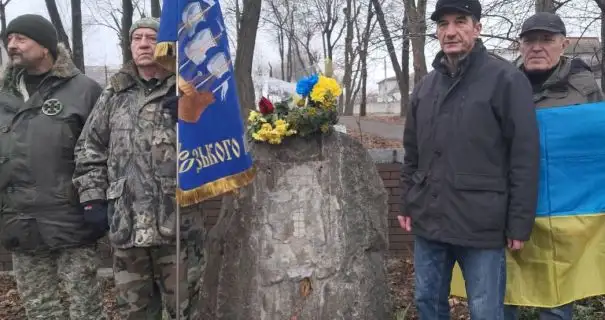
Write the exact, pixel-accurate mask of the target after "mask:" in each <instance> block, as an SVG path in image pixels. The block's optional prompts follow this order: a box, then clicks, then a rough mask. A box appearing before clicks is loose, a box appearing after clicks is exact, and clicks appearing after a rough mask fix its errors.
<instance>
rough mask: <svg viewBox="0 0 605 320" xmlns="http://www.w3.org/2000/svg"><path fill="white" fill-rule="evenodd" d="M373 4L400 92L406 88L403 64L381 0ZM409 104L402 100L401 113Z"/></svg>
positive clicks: (373, 1) (376, 0) (403, 112)
mask: <svg viewBox="0 0 605 320" xmlns="http://www.w3.org/2000/svg"><path fill="white" fill-rule="evenodd" d="M372 4H373V5H374V10H375V12H376V19H378V24H379V25H380V30H381V31H382V37H383V39H384V42H385V45H386V47H387V50H388V52H389V57H390V59H391V64H392V65H393V70H394V71H395V78H396V79H397V85H398V87H399V92H402V93H403V92H404V91H405V90H408V89H406V88H405V87H404V86H403V85H404V82H403V79H402V78H403V73H402V72H401V65H400V64H399V60H397V53H396V51H395V45H394V44H393V39H392V38H391V33H390V32H389V28H388V26H387V22H386V19H385V16H384V12H383V11H382V4H381V3H380V1H379V0H372ZM406 108H407V106H406V105H404V104H403V100H402V101H401V112H400V113H401V114H405V112H406Z"/></svg>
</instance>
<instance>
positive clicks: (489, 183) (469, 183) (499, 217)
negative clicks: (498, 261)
mask: <svg viewBox="0 0 605 320" xmlns="http://www.w3.org/2000/svg"><path fill="white" fill-rule="evenodd" d="M454 188H455V192H454V194H453V195H452V199H451V201H452V202H453V203H452V204H453V207H454V208H457V211H458V212H459V213H460V214H461V215H462V219H463V221H460V223H463V224H465V225H467V226H468V227H470V228H469V229H470V230H472V232H478V233H480V232H495V231H498V232H503V231H504V228H505V225H506V213H507V211H508V192H507V180H506V179H505V178H503V177H501V176H496V175H484V174H466V173H458V174H456V175H455V178H454Z"/></svg>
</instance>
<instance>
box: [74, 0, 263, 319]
mask: <svg viewBox="0 0 605 320" xmlns="http://www.w3.org/2000/svg"><path fill="white" fill-rule="evenodd" d="M224 31H225V30H224V28H223V19H222V14H221V10H220V7H219V4H218V2H214V1H210V0H205V1H180V0H179V1H176V0H170V1H166V2H165V3H164V7H163V14H162V23H161V25H160V23H159V22H158V21H157V20H154V19H150V18H145V19H142V20H140V21H138V22H136V23H135V24H134V25H133V27H132V28H131V31H130V37H131V50H132V55H133V61H132V62H131V63H129V64H127V65H125V66H124V68H123V69H122V70H121V71H120V72H118V73H117V74H116V75H114V76H113V77H112V78H111V80H110V85H109V86H108V87H107V88H106V89H105V91H104V92H103V94H102V95H101V98H100V99H99V101H98V103H97V105H96V107H95V109H94V111H93V112H92V114H91V116H90V120H89V121H88V122H87V124H86V126H85V128H84V131H83V133H82V135H81V137H80V139H79V141H78V144H77V149H76V173H75V177H74V183H75V184H76V186H77V187H78V189H79V192H80V199H81V201H82V202H85V203H87V204H91V210H99V211H106V212H107V215H108V217H109V224H110V231H109V239H110V241H111V244H112V246H113V248H114V251H113V252H114V265H113V271H114V276H115V282H116V287H117V290H118V294H117V299H118V308H119V312H120V315H121V319H124V320H129V319H133V320H134V319H150V318H151V319H155V318H156V317H158V316H159V312H160V310H159V308H157V305H158V302H159V301H160V300H161V301H163V302H164V306H163V307H164V310H165V311H166V313H168V315H169V317H170V319H199V317H198V316H195V315H192V314H191V310H190V309H191V307H192V304H193V303H195V301H193V302H192V301H190V300H194V299H195V297H194V295H195V293H196V291H197V290H198V289H199V288H198V286H197V283H198V282H199V280H200V277H201V270H202V269H203V266H202V265H200V264H199V263H200V261H199V259H197V258H198V257H195V256H191V255H192V254H194V252H198V253H199V245H200V243H199V242H198V243H194V242H192V239H193V240H195V237H196V236H199V230H200V228H201V227H202V225H201V222H202V217H201V208H200V205H199V204H200V202H202V201H203V200H205V199H208V198H211V197H214V196H217V195H220V194H223V193H225V192H230V191H232V190H234V189H236V188H239V187H242V186H244V185H246V184H247V183H249V182H250V181H251V180H252V179H253V178H254V169H253V166H252V159H251V157H250V155H249V154H248V152H247V150H246V148H245V143H244V127H243V123H242V120H241V116H240V112H239V105H238V103H237V93H236V92H235V82H234V80H233V78H232V66H231V62H230V58H229V57H230V55H229V51H228V43H227V39H226V38H227V37H226V34H225V32H224ZM208 35H210V37H209V36H208ZM154 53H155V56H156V58H157V59H158V60H157V61H156V60H154ZM175 54H176V55H177V56H178V61H177V60H175V59H174V57H173V55H175ZM158 61H160V62H162V64H160V63H158ZM177 63H178V65H177ZM175 70H178V72H176V74H175V73H174V71H175ZM177 95H178V96H180V97H179V98H178V101H177V98H176V96H177ZM175 125H176V127H175ZM198 238H199V237H198ZM197 240H198V241H199V240H200V239H197ZM183 246H184V247H183ZM188 264H189V265H188Z"/></svg>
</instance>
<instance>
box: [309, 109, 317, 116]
mask: <svg viewBox="0 0 605 320" xmlns="http://www.w3.org/2000/svg"><path fill="white" fill-rule="evenodd" d="M307 114H308V115H310V116H314V115H316V114H317V109H315V108H313V107H309V108H307Z"/></svg>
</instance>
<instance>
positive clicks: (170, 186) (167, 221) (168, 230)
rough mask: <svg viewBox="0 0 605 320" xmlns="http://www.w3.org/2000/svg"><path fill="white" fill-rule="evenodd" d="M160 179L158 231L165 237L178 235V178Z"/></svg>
mask: <svg viewBox="0 0 605 320" xmlns="http://www.w3.org/2000/svg"><path fill="white" fill-rule="evenodd" d="M158 179H159V181H160V191H161V194H160V196H159V199H160V206H159V208H158V209H159V210H158V231H159V232H160V234H161V235H162V236H164V237H169V238H174V237H175V236H176V206H177V204H176V178H173V177H158Z"/></svg>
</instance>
